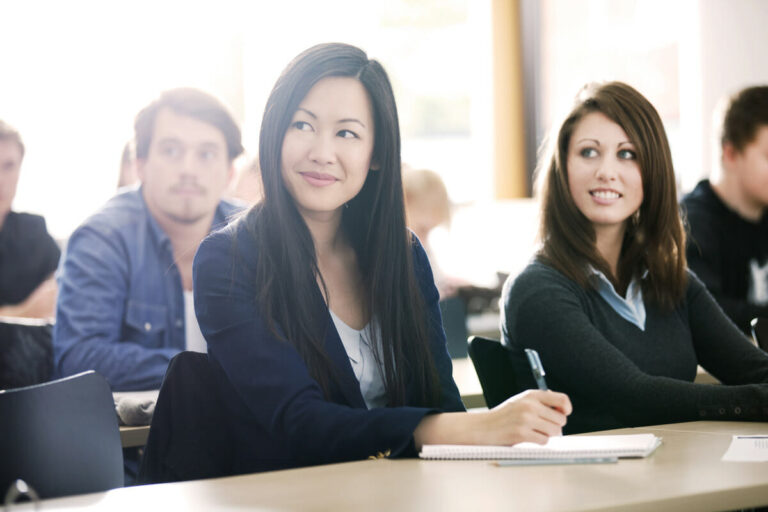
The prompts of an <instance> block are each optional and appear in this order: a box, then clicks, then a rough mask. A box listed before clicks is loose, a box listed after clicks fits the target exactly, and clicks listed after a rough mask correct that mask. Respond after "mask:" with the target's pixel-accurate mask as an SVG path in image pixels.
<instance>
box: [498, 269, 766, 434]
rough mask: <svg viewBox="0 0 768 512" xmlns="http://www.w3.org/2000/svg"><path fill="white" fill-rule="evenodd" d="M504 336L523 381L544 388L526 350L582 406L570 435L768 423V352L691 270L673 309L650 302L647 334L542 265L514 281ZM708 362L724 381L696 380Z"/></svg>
mask: <svg viewBox="0 0 768 512" xmlns="http://www.w3.org/2000/svg"><path fill="white" fill-rule="evenodd" d="M502 301H503V304H504V315H503V316H502V336H503V338H504V339H503V341H504V343H505V344H506V345H507V346H508V347H510V348H511V349H512V359H513V365H514V367H515V377H516V379H517V382H518V384H519V385H520V386H521V387H522V388H535V387H536V386H535V382H534V381H533V377H532V375H531V370H530V367H529V366H528V364H527V360H526V358H525V355H524V352H523V349H524V348H534V349H536V350H537V351H538V352H539V355H540V356H541V361H542V364H543V365H544V368H545V370H546V372H547V382H548V383H549V386H550V388H551V389H553V390H556V391H562V392H565V393H567V394H568V395H569V396H570V398H571V401H572V403H573V407H574V411H573V414H572V415H571V416H570V417H569V419H568V425H567V426H566V428H565V429H564V432H565V433H568V434H573V433H577V432H589V431H594V430H603V429H610V428H620V427H634V426H641V425H652V424H662V423H673V422H681V421H694V420H712V419H719V420H742V421H743V420H758V421H768V354H766V353H765V352H763V351H762V350H760V349H759V348H757V347H755V346H754V345H752V344H751V343H750V342H749V340H748V339H747V338H746V337H745V336H744V335H743V334H742V333H741V332H740V331H739V329H738V328H737V327H736V326H735V325H734V324H733V323H732V322H731V321H730V320H729V319H728V318H727V317H726V316H725V314H724V313H723V311H722V310H721V309H720V307H719V306H718V305H717V303H716V302H715V301H714V299H713V298H712V296H711V295H710V294H709V293H708V292H707V291H706V289H705V288H704V285H703V284H702V283H701V281H699V279H698V278H697V277H696V276H695V275H694V274H693V273H689V284H688V289H687V291H686V295H685V300H684V301H683V302H682V303H681V304H680V305H679V306H678V307H677V308H676V309H675V310H673V311H667V312H665V311H662V310H660V309H659V308H657V307H656V306H655V305H654V304H652V303H649V302H648V301H646V303H645V307H646V314H647V317H646V323H645V331H642V330H640V329H639V328H638V327H637V326H635V325H633V324H632V323H630V322H628V321H626V320H625V319H623V318H622V317H621V316H619V315H618V314H617V313H616V312H615V311H614V310H613V308H611V306H609V305H608V303H607V302H605V300H604V299H603V298H602V297H600V295H599V294H598V293H597V292H596V291H593V290H585V289H584V288H582V287H580V286H579V285H578V284H576V283H574V282H573V281H571V280H570V279H568V278H567V277H565V276H564V275H563V274H561V273H560V272H558V271H557V270H555V269H553V268H551V267H549V266H547V265H545V264H543V263H540V262H536V263H532V264H531V265H529V266H528V267H527V268H526V269H525V271H523V273H522V274H520V275H519V276H518V277H517V278H516V279H510V280H508V281H507V282H506V283H505V285H504V291H503V294H502ZM697 363H698V364H700V365H701V366H703V367H704V368H705V369H706V370H707V371H709V372H710V373H711V374H712V375H714V376H715V377H716V378H718V379H719V380H720V381H721V382H722V383H723V384H724V385H716V384H694V383H693V380H694V378H695V377H696V365H697Z"/></svg>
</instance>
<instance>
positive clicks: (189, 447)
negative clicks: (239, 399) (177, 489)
mask: <svg viewBox="0 0 768 512" xmlns="http://www.w3.org/2000/svg"><path fill="white" fill-rule="evenodd" d="M229 421H230V418H229V415H228V413H227V411H226V409H225V407H224V406H223V404H222V400H221V398H220V391H219V385H218V382H217V380H216V378H215V373H214V370H213V367H212V366H211V363H210V362H209V361H208V355H207V354H202V353H198V352H181V353H179V354H176V355H175V356H174V357H173V359H171V362H170V363H169V364H168V370H167V371H166V372H165V378H164V379H163V384H162V386H161V387H160V394H159V395H158V398H157V403H156V404H155V412H154V414H153V416H152V425H151V427H150V430H149V437H148V439H147V445H146V447H145V449H144V456H143V458H142V462H141V468H140V470H139V477H138V481H139V483H145V484H148V483H162V482H179V481H184V480H197V479H201V478H213V477H218V476H226V475H230V474H233V469H232V460H233V457H232V450H233V449H234V444H235V442H234V441H233V439H232V437H231V435H230V429H229V427H228V425H229Z"/></svg>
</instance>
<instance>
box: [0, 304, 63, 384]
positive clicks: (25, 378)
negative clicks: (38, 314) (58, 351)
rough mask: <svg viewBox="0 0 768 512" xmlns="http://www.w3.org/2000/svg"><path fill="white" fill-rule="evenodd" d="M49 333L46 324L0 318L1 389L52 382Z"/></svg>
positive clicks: (49, 329) (48, 326) (50, 326)
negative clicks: (49, 380) (50, 380)
mask: <svg viewBox="0 0 768 512" xmlns="http://www.w3.org/2000/svg"><path fill="white" fill-rule="evenodd" d="M52 329H53V326H52V324H51V322H49V321H45V320H36V319H22V318H2V317H0V389H12V388H19V387H23V386H32V385H33V384H40V383H41V382H45V381H47V380H48V379H50V378H51V374H52V372H53V344H52V343H51V337H52Z"/></svg>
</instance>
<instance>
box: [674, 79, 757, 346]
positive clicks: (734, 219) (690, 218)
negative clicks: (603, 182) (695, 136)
mask: <svg viewBox="0 0 768 512" xmlns="http://www.w3.org/2000/svg"><path fill="white" fill-rule="evenodd" d="M720 149H721V155H720V164H721V166H720V173H719V174H718V175H716V176H713V178H712V179H711V180H703V181H701V182H699V184H698V185H696V188H695V189H693V191H692V192H690V193H689V194H688V195H686V196H685V197H684V198H683V201H682V206H683V209H684V212H685V215H686V218H687V219H686V220H687V224H688V229H689V231H690V237H689V239H688V246H687V251H686V254H687V256H688V264H689V265H690V266H691V269H692V270H693V271H694V272H696V275H697V276H698V277H699V279H701V280H702V282H703V283H704V284H705V285H706V286H707V289H709V291H710V293H712V295H714V297H715V299H717V302H718V303H719V304H720V306H721V307H722V308H723V310H724V311H725V312H726V314H727V315H728V316H729V317H730V318H731V320H733V321H734V322H735V323H736V325H737V326H738V327H739V328H740V329H741V330H742V331H744V332H745V333H749V332H750V321H751V320H752V319H753V318H755V317H768V213H766V212H767V211H768V208H767V207H768V86H765V85H763V86H758V87H749V88H747V89H744V90H742V91H740V92H739V93H737V94H735V95H734V96H733V97H731V98H730V101H729V102H728V106H727V109H726V111H725V116H724V118H723V121H722V128H721V137H720Z"/></svg>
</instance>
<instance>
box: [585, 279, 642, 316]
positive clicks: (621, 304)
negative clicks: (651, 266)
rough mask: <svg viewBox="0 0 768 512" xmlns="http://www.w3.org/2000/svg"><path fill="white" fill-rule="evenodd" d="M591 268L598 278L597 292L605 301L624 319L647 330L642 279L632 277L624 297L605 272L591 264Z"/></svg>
mask: <svg viewBox="0 0 768 512" xmlns="http://www.w3.org/2000/svg"><path fill="white" fill-rule="evenodd" d="M589 270H590V272H592V275H594V276H595V277H596V278H597V292H598V293H599V294H600V296H601V297H602V298H603V299H604V300H605V302H607V303H608V305H609V306H611V307H612V308H613V310H614V311H615V312H616V313H618V314H619V316H621V317H622V318H623V319H625V320H626V321H628V322H632V323H633V324H635V325H636V326H637V327H638V328H639V329H640V330H641V331H645V303H644V302H643V290H642V287H641V286H640V280H639V279H637V278H636V277H635V278H632V281H630V283H629V286H628V287H627V297H626V298H624V297H622V296H621V295H619V294H618V293H616V290H615V289H614V287H613V284H612V283H611V281H610V280H608V278H607V277H605V274H603V273H602V272H600V271H599V270H597V269H596V268H594V267H592V266H591V265H590V266H589ZM643 277H645V276H643Z"/></svg>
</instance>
